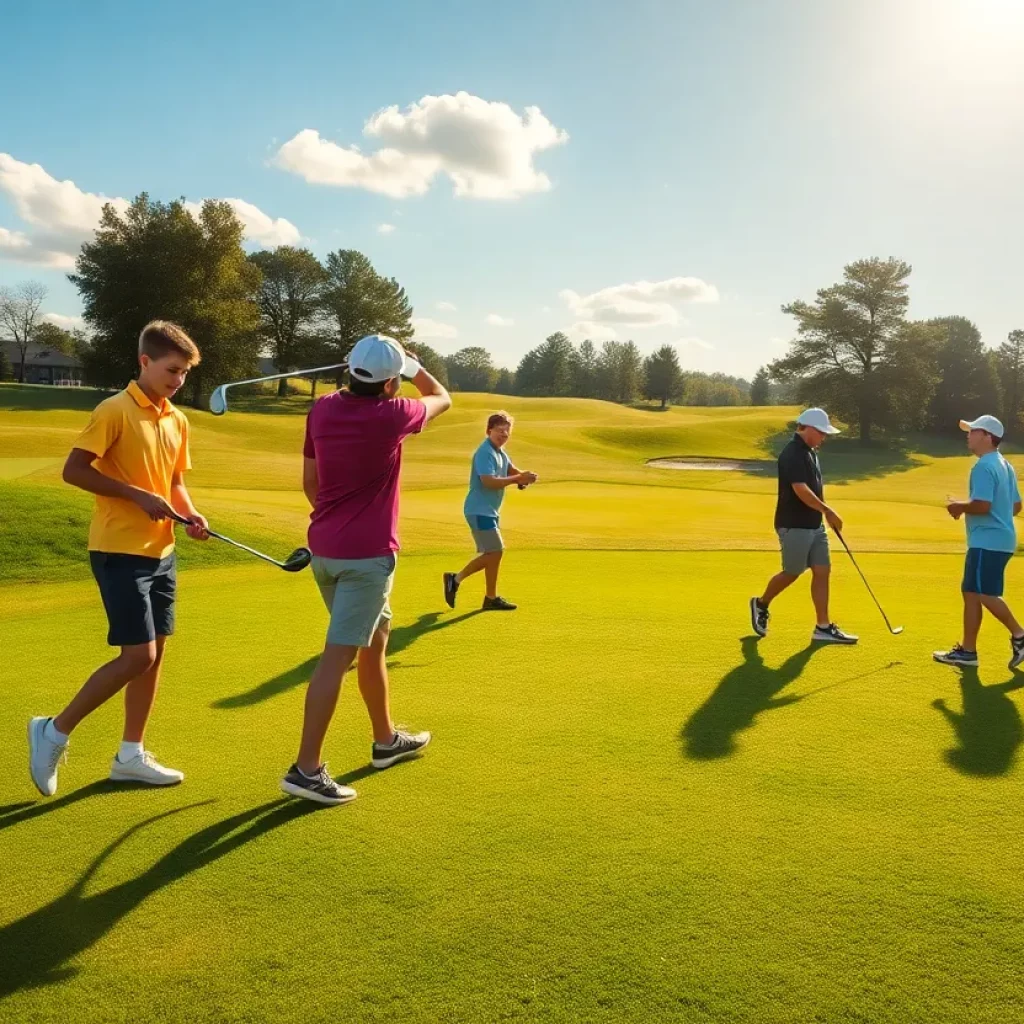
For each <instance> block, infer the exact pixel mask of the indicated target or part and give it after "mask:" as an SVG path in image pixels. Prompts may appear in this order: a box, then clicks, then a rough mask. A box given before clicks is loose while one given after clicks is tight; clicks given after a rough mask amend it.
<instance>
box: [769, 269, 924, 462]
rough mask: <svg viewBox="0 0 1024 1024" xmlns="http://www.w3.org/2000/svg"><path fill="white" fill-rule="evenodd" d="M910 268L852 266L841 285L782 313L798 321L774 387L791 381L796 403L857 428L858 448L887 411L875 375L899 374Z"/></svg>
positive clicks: (774, 367) (775, 365)
mask: <svg viewBox="0 0 1024 1024" xmlns="http://www.w3.org/2000/svg"><path fill="white" fill-rule="evenodd" d="M910 273H911V266H910V264H909V263H904V262H903V260H897V259H888V260H882V259H877V258H874V259H867V260H858V261H856V262H855V263H850V264H849V265H848V266H846V267H845V268H844V270H843V280H842V282H840V283H839V284H834V285H831V286H830V287H828V288H822V289H821V290H819V292H818V294H817V297H816V298H815V300H814V301H813V302H810V303H809V302H804V301H802V300H797V301H796V302H791V303H789V304H788V305H785V306H783V307H782V311H783V312H784V313H788V314H790V315H791V316H793V317H795V318H796V322H797V337H796V339H795V340H794V341H793V342H792V343H791V345H790V351H789V353H788V354H787V355H786V356H785V357H784V358H783V359H780V360H777V361H776V362H775V363H773V364H772V366H771V368H770V372H771V374H772V376H773V377H774V378H775V379H776V380H780V381H783V382H795V383H796V384H797V385H798V387H797V391H798V394H799V396H800V398H801V399H802V400H804V401H807V402H816V403H818V404H822V405H826V406H828V407H829V409H830V410H831V411H832V412H833V413H836V414H838V416H839V417H840V418H841V419H844V420H847V421H852V422H854V423H856V424H857V427H858V430H859V433H860V438H861V441H863V442H867V441H868V440H869V439H870V437H871V428H872V426H873V425H874V424H876V423H884V422H885V421H886V419H887V414H888V412H889V410H888V408H887V391H886V389H885V388H883V387H882V383H883V381H882V378H888V376H889V374H888V373H882V374H879V371H880V370H882V369H885V370H896V369H897V365H896V356H895V350H896V348H898V347H899V342H900V340H901V339H902V338H903V336H904V325H905V323H906V319H905V318H906V310H907V303H908V294H907V291H908V286H907V278H909V277H910Z"/></svg>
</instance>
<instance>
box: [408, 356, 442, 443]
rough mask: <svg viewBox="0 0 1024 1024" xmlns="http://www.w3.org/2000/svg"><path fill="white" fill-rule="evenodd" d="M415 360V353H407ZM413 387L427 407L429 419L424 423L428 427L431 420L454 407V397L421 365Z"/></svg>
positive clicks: (413, 379)
mask: <svg viewBox="0 0 1024 1024" xmlns="http://www.w3.org/2000/svg"><path fill="white" fill-rule="evenodd" d="M407 355H411V356H412V357H413V359H415V358H416V353H415V352H407ZM412 385H413V387H414V388H416V390H417V391H418V392H419V393H420V401H421V402H422V403H423V404H424V406H426V410H427V418H426V419H425V420H424V421H423V426H426V425H427V424H428V423H429V422H430V421H431V420H434V419H437V417H438V416H440V415H441V413H443V412H447V411H448V410H449V409H450V408H451V407H452V396H451V395H449V394H448V390H447V389H446V388H445V386H444V385H443V384H442V383H441V382H440V381H439V380H438V379H437V378H436V377H435V376H433V374H431V373H428V372H427V370H425V369H424V368H423V366H422V365H421V366H420V368H419V372H418V373H417V374H416V376H415V377H413V378H412Z"/></svg>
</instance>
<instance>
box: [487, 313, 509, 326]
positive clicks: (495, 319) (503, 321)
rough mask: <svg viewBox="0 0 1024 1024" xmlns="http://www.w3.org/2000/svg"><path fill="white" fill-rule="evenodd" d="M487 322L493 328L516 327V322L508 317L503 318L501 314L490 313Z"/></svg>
mask: <svg viewBox="0 0 1024 1024" xmlns="http://www.w3.org/2000/svg"><path fill="white" fill-rule="evenodd" d="M486 322H487V323H489V324H490V325H491V326H492V327H512V326H514V325H515V320H513V319H512V318H511V317H508V316H501V314H500V313H488V314H487V318H486Z"/></svg>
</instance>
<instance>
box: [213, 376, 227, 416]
mask: <svg viewBox="0 0 1024 1024" xmlns="http://www.w3.org/2000/svg"><path fill="white" fill-rule="evenodd" d="M227 411H228V395H227V385H226V384H221V385H220V387H218V388H214V390H213V394H212V395H210V412H212V413H213V415H214V416H223V415H224V413H226V412H227Z"/></svg>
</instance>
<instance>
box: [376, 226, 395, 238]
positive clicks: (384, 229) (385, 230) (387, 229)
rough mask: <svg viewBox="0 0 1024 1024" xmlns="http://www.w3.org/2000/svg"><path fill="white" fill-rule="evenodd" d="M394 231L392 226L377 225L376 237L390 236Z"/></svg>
mask: <svg viewBox="0 0 1024 1024" xmlns="http://www.w3.org/2000/svg"><path fill="white" fill-rule="evenodd" d="M394 230H395V225H394V224H378V225H377V234H378V235H390V234H391V233H392V232H393V231H394Z"/></svg>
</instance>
